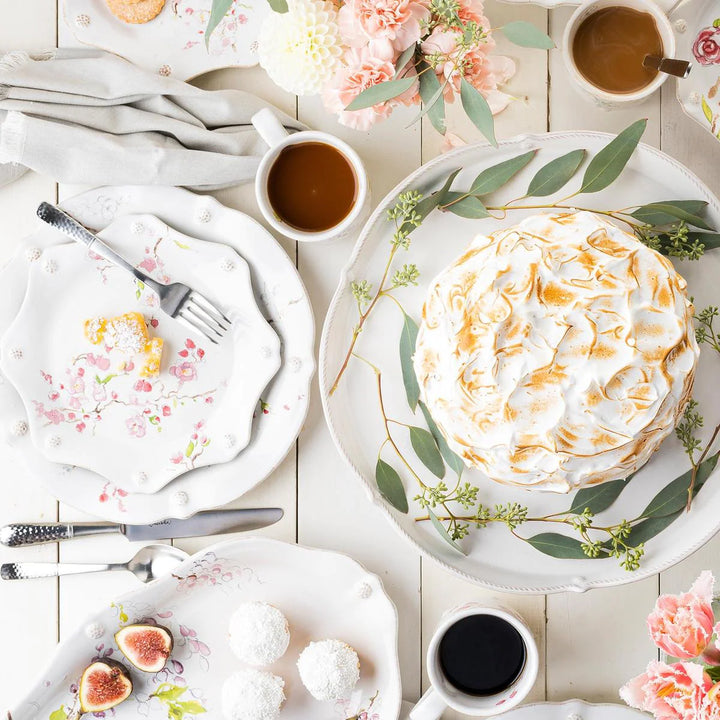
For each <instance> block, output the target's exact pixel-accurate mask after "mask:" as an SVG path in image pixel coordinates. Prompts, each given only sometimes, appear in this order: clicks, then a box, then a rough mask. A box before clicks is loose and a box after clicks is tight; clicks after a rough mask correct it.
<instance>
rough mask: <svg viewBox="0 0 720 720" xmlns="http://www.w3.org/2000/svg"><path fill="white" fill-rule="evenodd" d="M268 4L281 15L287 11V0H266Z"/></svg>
mask: <svg viewBox="0 0 720 720" xmlns="http://www.w3.org/2000/svg"><path fill="white" fill-rule="evenodd" d="M268 5H269V6H270V7H271V8H272V9H273V10H274V11H275V12H276V13H280V14H281V15H283V14H285V13H286V12H287V11H288V9H289V8H288V4H287V0H268Z"/></svg>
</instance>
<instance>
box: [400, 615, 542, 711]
mask: <svg viewBox="0 0 720 720" xmlns="http://www.w3.org/2000/svg"><path fill="white" fill-rule="evenodd" d="M471 615H494V616H495V617H498V618H501V619H503V620H505V621H506V622H507V623H509V624H510V625H512V626H513V627H514V628H515V630H517V631H518V633H519V634H520V637H521V638H522V641H523V643H524V645H525V664H524V665H523V668H522V670H521V671H520V674H519V675H518V677H517V678H516V679H515V681H514V682H513V683H512V685H510V687H508V688H506V689H505V690H503V691H502V692H500V693H497V694H496V695H483V696H477V695H468V694H467V693H464V692H462V691H461V690H458V689H457V688H456V687H454V686H453V685H452V684H451V683H450V682H449V681H448V680H447V679H446V678H445V676H444V674H443V671H442V668H441V666H440V642H441V641H442V639H443V637H444V636H445V633H446V632H447V631H448V630H449V629H450V628H451V627H452V626H453V625H454V624H455V623H456V622H458V620H462V619H463V618H466V617H469V616H471ZM538 666H539V658H538V649H537V645H536V644H535V639H534V638H533V636H532V633H531V632H530V629H529V628H528V627H527V625H525V623H524V622H523V621H522V619H521V618H520V617H519V616H518V615H516V614H515V613H514V612H513V611H512V610H508V609H505V608H501V607H491V606H487V605H482V604H480V603H475V602H471V603H466V604H465V605H461V606H460V607H457V608H455V609H453V610H450V611H448V612H446V613H445V614H444V615H443V619H442V622H441V623H440V625H439V626H438V628H437V629H436V630H435V633H434V635H433V637H432V639H431V640H430V645H429V647H428V652H427V672H428V678H429V680H430V688H429V689H428V690H427V692H426V693H425V694H424V695H423V696H422V697H421V698H420V701H419V702H418V703H417V705H415V707H414V708H413V709H412V710H411V711H410V720H437V718H439V717H440V716H441V715H442V714H443V712H444V711H445V710H447V708H452V709H453V710H456V711H457V712H460V713H464V714H465V715H471V716H473V717H489V716H492V715H499V714H500V713H504V712H505V711H507V710H510V709H511V708H514V707H515V706H517V705H518V704H519V703H521V702H522V701H523V700H524V699H525V698H526V697H527V695H528V693H529V692H530V690H532V687H533V685H534V684H535V680H536V679H537V674H538Z"/></svg>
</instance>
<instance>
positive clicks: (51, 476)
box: [0, 187, 314, 523]
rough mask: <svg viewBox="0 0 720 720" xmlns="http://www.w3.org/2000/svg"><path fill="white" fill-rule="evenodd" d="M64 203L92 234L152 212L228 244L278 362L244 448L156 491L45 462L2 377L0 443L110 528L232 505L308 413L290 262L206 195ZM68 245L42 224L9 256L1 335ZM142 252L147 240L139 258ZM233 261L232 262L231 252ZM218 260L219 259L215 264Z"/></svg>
mask: <svg viewBox="0 0 720 720" xmlns="http://www.w3.org/2000/svg"><path fill="white" fill-rule="evenodd" d="M63 207H64V208H65V209H67V210H68V211H69V212H70V213H71V214H72V215H73V216H74V217H77V218H78V219H79V220H80V221H81V222H82V223H83V224H85V225H87V226H88V227H91V228H95V229H97V230H101V229H103V228H105V227H107V226H108V225H109V224H110V223H111V222H113V221H114V220H116V219H117V218H121V217H123V216H126V215H133V214H146V213H152V214H153V215H155V216H156V217H158V218H159V219H160V220H162V221H163V222H164V223H167V224H168V225H170V226H171V227H173V228H175V229H176V230H177V231H178V232H182V233H183V234H185V235H188V236H191V237H195V238H200V239H201V240H206V241H210V242H217V243H223V245H221V246H219V247H220V248H221V252H222V254H223V258H224V259H227V260H231V257H230V255H229V254H228V252H227V249H226V246H230V247H232V248H233V251H237V253H238V254H239V255H241V256H242V258H244V260H245V261H246V262H247V264H248V266H249V267H250V273H251V276H252V286H253V290H254V293H255V299H256V303H257V305H258V307H260V309H261V311H262V313H263V315H264V317H265V318H266V320H267V321H268V322H269V323H270V325H271V326H272V328H273V330H274V331H275V333H277V335H278V336H279V338H280V340H281V349H280V352H281V359H282V365H281V367H280V370H279V371H278V373H277V374H276V375H275V377H274V378H273V379H272V380H271V382H270V384H269V385H268V386H267V388H266V390H265V391H264V392H263V393H262V396H261V398H260V402H259V403H258V405H257V407H256V408H255V417H254V420H253V427H252V442H251V443H250V445H249V446H248V447H246V448H245V449H244V450H243V451H242V452H240V453H239V454H238V455H237V456H236V457H235V458H234V459H233V460H230V461H229V462H227V463H223V464H220V465H215V466H212V467H202V468H196V469H194V470H190V471H188V472H186V473H185V474H183V475H181V476H179V477H177V478H176V479H175V480H173V482H172V483H170V484H168V485H166V486H165V487H164V488H162V489H161V490H159V491H157V492H156V493H153V494H143V493H142V492H141V491H140V488H139V487H137V486H136V485H135V484H134V483H132V482H128V483H115V482H111V481H109V480H106V479H105V478H103V477H102V476H100V475H98V474H97V473H94V472H91V471H89V470H86V469H84V468H80V467H76V466H72V465H69V464H58V463H53V462H49V461H48V460H46V459H45V458H44V457H43V456H42V455H41V454H40V453H39V452H38V451H37V450H36V449H35V446H34V445H33V442H32V439H31V434H30V433H29V432H26V430H27V423H26V420H25V418H26V413H25V408H24V406H23V403H22V401H21V400H20V397H19V396H18V394H17V392H16V391H15V389H14V388H13V386H12V384H11V383H10V382H7V381H5V382H0V427H1V428H2V436H1V437H2V439H3V441H4V443H5V444H6V445H9V446H10V447H12V448H15V449H16V450H17V451H18V452H19V453H20V456H21V458H22V459H23V461H24V464H25V466H26V467H27V469H28V472H29V474H30V475H31V476H32V477H33V478H35V479H37V480H38V481H39V482H40V483H42V484H43V485H44V486H45V487H46V488H47V489H48V490H49V491H50V492H51V493H52V494H53V495H54V496H55V497H57V498H58V499H59V500H61V501H62V502H65V503H67V504H69V505H71V506H73V507H76V508H78V509H79V510H83V511H84V512H87V513H89V514H91V515H95V516H98V517H102V518H104V519H107V520H112V521H114V522H119V523H149V522H155V521H157V520H161V519H163V518H166V517H169V516H172V517H187V516H189V515H192V514H193V513H195V512H197V511H198V510H205V509H208V508H212V507H218V506H220V505H224V504H226V503H228V502H230V501H231V500H234V499H235V498H237V497H239V496H240V495H242V494H243V493H245V492H247V491H248V490H249V489H250V488H252V487H254V486H255V485H256V484H257V483H259V482H260V481H261V480H263V479H264V478H265V477H267V476H268V475H269V474H270V473H271V472H272V471H273V470H274V469H275V467H277V465H278V464H279V463H280V462H281V461H282V459H283V458H284V457H285V455H286V454H287V452H288V450H289V449H290V448H291V447H292V444H293V443H294V441H295V438H296V437H297V435H298V433H299V432H300V428H301V427H302V423H303V422H304V420H305V416H306V414H307V407H308V399H309V398H308V389H309V383H310V379H311V377H312V375H313V372H314V359H313V344H314V323H313V316H312V309H311V307H310V302H309V300H308V297H307V294H306V292H305V288H304V287H303V284H302V281H301V279H300V276H299V275H298V273H297V269H296V268H295V265H294V264H293V262H292V260H291V259H290V258H289V257H288V256H287V254H286V253H285V251H284V250H283V249H282V247H280V245H279V244H278V243H277V242H276V241H275V239H274V238H273V237H272V236H271V235H270V234H269V233H268V232H267V231H266V230H265V229H264V228H263V227H261V226H260V225H259V224H258V223H256V222H255V221H254V220H252V219H251V218H249V217H247V216H246V215H244V214H243V213H240V212H237V211H235V210H230V209H229V208H226V207H224V206H223V205H221V204H220V203H218V202H217V201H216V200H214V199H213V198H211V197H204V196H199V195H195V194H193V193H191V192H189V191H187V190H182V189H178V188H160V187H117V188H97V189H94V190H90V191H88V192H85V193H82V194H81V195H78V196H76V197H74V198H70V199H68V200H66V201H65V202H64V203H63ZM132 237H133V238H135V237H137V236H132ZM131 239H132V238H131ZM66 244H67V242H66V239H65V238H64V236H62V235H60V234H59V233H57V232H56V231H54V230H52V229H50V228H47V227H40V228H39V229H38V230H37V231H36V232H35V233H33V234H32V235H30V236H29V237H28V238H26V239H25V240H24V241H23V242H22V243H21V244H20V247H19V248H18V251H17V253H16V255H15V256H14V258H13V259H12V260H11V261H10V263H9V264H8V265H7V266H6V267H5V269H4V270H3V271H2V272H1V273H0V284H2V287H3V289H4V298H3V300H4V301H3V303H2V304H0V334H3V333H4V332H5V330H6V329H7V328H8V327H9V326H10V324H11V323H12V322H13V320H14V319H15V316H16V315H17V313H18V311H19V309H20V307H21V304H22V302H23V299H24V297H25V292H26V289H27V278H28V272H29V268H30V266H31V265H35V264H37V265H38V266H40V268H42V266H43V263H44V260H43V255H44V252H45V250H46V249H48V248H52V247H54V246H58V245H66ZM137 244H138V247H139V246H140V245H141V242H140V241H139V240H138V241H137ZM68 246H69V245H68ZM144 247H145V245H144V244H143V245H142V248H141V251H142V252H144ZM222 248H225V249H224V250H223V249H222ZM180 250H181V249H178V251H180ZM183 252H184V251H183ZM231 255H232V257H236V256H235V253H234V252H232V253H231ZM223 258H220V257H219V256H218V261H219V262H222V259H223ZM222 267H224V268H228V269H227V270H223V269H222V268H221V271H222V272H223V273H224V274H227V275H233V274H234V272H235V271H234V270H232V267H231V264H225V263H222ZM178 349H179V348H178Z"/></svg>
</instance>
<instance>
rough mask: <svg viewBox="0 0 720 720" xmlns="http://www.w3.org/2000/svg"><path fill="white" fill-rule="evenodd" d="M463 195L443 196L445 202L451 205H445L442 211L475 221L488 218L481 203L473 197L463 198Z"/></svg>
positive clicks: (457, 193) (451, 194) (450, 193)
mask: <svg viewBox="0 0 720 720" xmlns="http://www.w3.org/2000/svg"><path fill="white" fill-rule="evenodd" d="M464 195H465V193H460V192H449V193H447V195H445V202H446V203H452V204H451V205H450V204H448V205H446V206H445V207H444V208H443V209H444V210H447V211H448V212H451V213H453V214H454V215H459V216H460V217H464V218H470V219H471V220H476V219H480V218H486V217H490V213H489V212H488V211H487V210H486V208H485V206H484V205H483V204H482V202H481V201H480V200H479V199H478V198H476V197H474V196H473V195H467V196H466V197H463V196H464Z"/></svg>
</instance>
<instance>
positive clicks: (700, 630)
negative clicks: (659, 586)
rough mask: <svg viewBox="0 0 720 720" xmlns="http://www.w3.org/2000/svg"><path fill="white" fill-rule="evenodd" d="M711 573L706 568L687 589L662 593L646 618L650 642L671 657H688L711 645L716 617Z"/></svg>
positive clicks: (684, 658) (688, 658)
mask: <svg viewBox="0 0 720 720" xmlns="http://www.w3.org/2000/svg"><path fill="white" fill-rule="evenodd" d="M714 584H715V580H714V578H713V576H712V573H711V572H709V571H708V570H705V571H704V572H702V573H701V574H700V577H698V579H697V580H696V581H695V583H694V584H693V586H692V587H691V588H690V590H689V592H686V593H683V594H681V595H661V596H660V597H659V598H658V600H657V603H656V604H655V609H654V610H653V611H652V612H651V613H650V615H649V616H648V619H647V624H648V628H649V630H650V637H652V639H653V642H654V643H655V644H656V645H657V646H658V647H659V648H660V649H661V650H664V651H665V652H666V653H667V654H668V655H670V656H671V657H676V658H680V659H682V660H690V659H692V658H696V657H697V656H698V655H700V654H702V652H703V650H705V648H706V647H707V646H708V645H709V644H710V640H711V638H712V635H713V625H714V623H715V617H714V613H713V609H712V597H713V585H714Z"/></svg>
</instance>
